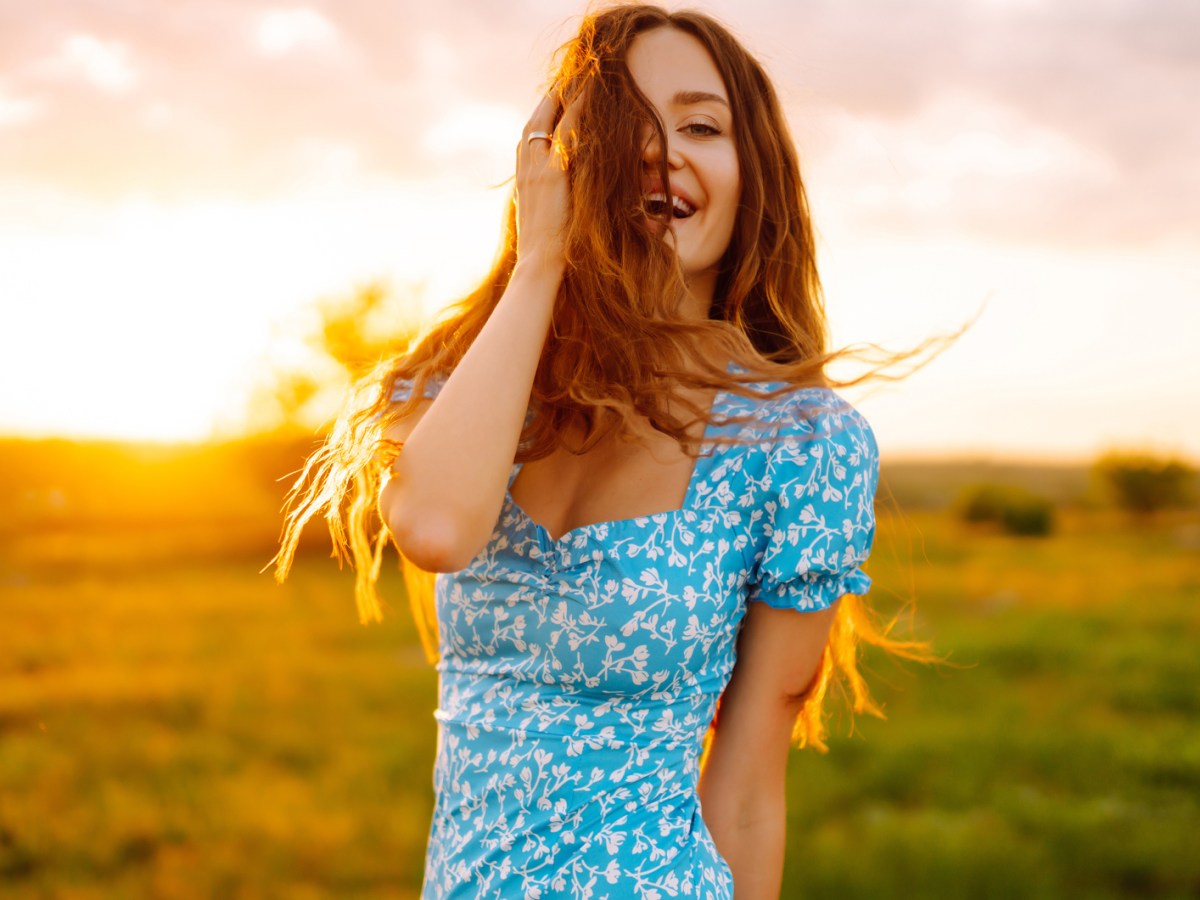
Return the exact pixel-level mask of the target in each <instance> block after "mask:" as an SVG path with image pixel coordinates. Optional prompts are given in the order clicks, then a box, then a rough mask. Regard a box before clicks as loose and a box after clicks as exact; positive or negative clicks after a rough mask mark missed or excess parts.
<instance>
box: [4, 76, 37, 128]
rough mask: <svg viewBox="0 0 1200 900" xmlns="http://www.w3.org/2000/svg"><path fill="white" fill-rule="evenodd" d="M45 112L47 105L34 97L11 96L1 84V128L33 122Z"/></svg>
mask: <svg viewBox="0 0 1200 900" xmlns="http://www.w3.org/2000/svg"><path fill="white" fill-rule="evenodd" d="M44 111H45V103H44V102H43V101H41V100H38V99H36V98H34V97H17V96H11V95H10V94H9V93H8V91H7V89H6V88H5V87H4V84H3V83H0V128H5V127H15V126H20V125H25V124H27V123H29V122H32V121H33V120H34V119H36V118H37V117H38V116H40V115H41V114H42V113H43V112H44Z"/></svg>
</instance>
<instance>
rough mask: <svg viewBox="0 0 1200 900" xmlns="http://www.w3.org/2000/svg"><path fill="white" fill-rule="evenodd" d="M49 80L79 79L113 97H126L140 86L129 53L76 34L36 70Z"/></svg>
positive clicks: (117, 45)
mask: <svg viewBox="0 0 1200 900" xmlns="http://www.w3.org/2000/svg"><path fill="white" fill-rule="evenodd" d="M36 68H37V69H38V70H39V71H40V72H41V73H43V74H45V75H48V76H50V77H66V78H71V77H79V78H82V79H83V80H85V81H87V82H89V83H90V84H91V85H93V86H94V87H97V88H99V89H100V90H102V91H108V92H110V93H114V94H117V93H123V92H125V91H128V90H130V89H131V88H133V87H134V86H135V85H136V84H137V83H138V73H137V70H136V69H135V68H134V66H133V64H132V62H131V61H130V59H129V49H128V48H127V47H126V46H124V45H123V44H121V43H120V42H118V41H111V40H108V41H106V40H101V39H100V38H98V37H95V36H94V35H91V34H73V35H70V36H69V37H68V38H66V40H64V41H63V43H62V48H61V49H60V50H59V52H58V53H57V54H56V55H55V56H53V57H51V58H50V59H47V60H45V61H43V62H42V63H41V64H40V65H39V66H37V67H36Z"/></svg>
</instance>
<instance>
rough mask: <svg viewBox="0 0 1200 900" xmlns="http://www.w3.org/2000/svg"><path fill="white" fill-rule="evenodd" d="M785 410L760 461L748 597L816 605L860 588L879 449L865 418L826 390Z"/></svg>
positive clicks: (864, 584) (865, 579) (870, 538)
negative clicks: (761, 492) (761, 489)
mask: <svg viewBox="0 0 1200 900" xmlns="http://www.w3.org/2000/svg"><path fill="white" fill-rule="evenodd" d="M827 394H828V397H829V398H831V399H821V400H819V401H818V402H815V403H814V402H812V401H811V400H810V401H808V402H806V403H805V404H802V405H800V406H798V407H793V410H792V411H791V412H790V413H789V415H788V418H789V420H790V421H789V422H788V424H787V425H786V426H785V428H784V429H783V430H782V432H781V434H780V436H779V437H778V439H777V441H776V442H775V444H774V446H773V447H772V449H771V451H770V454H769V458H768V463H767V479H766V480H765V482H764V484H765V485H767V489H766V495H765V498H764V502H763V504H762V509H763V517H762V522H763V525H762V531H761V533H760V536H759V539H758V541H757V552H756V556H755V563H754V566H753V568H752V572H751V579H750V586H749V594H748V599H749V600H750V601H759V602H763V603H766V604H768V605H770V606H773V607H776V608H777V609H794V610H801V611H804V610H820V609H825V608H826V607H828V606H830V605H832V604H833V603H834V602H836V601H837V599H838V598H839V597H841V596H842V595H843V594H865V593H867V591H868V590H869V589H870V587H871V578H870V576H868V575H867V574H866V572H864V571H863V570H862V568H861V566H862V564H863V563H864V562H865V561H866V559H867V557H868V556H869V555H870V552H871V547H872V544H873V543H874V540H875V492H876V490H877V488H878V485H879V448H878V446H877V445H876V443H875V435H874V433H873V432H872V430H871V426H870V425H869V424H868V422H867V420H866V419H865V418H864V417H863V416H862V415H861V414H860V413H859V412H858V411H857V410H855V409H854V408H853V407H852V406H850V404H848V403H846V402H845V401H844V400H842V399H841V398H840V397H837V395H836V394H833V393H832V392H827Z"/></svg>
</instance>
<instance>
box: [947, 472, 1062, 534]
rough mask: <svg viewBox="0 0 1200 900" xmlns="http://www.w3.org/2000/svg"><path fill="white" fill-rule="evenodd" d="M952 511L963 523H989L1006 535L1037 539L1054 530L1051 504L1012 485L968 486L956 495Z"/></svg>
mask: <svg viewBox="0 0 1200 900" xmlns="http://www.w3.org/2000/svg"><path fill="white" fill-rule="evenodd" d="M955 508H956V510H957V513H958V517H959V518H960V519H962V520H963V521H964V522H970V523H973V524H987V523H991V524H994V525H996V526H998V527H999V528H1001V529H1002V530H1003V531H1004V532H1005V533H1006V534H1016V535H1023V536H1034V537H1037V536H1042V535H1047V534H1050V533H1051V532H1052V531H1053V530H1054V504H1053V503H1051V502H1050V501H1049V500H1047V499H1046V498H1045V497H1042V496H1040V495H1039V494H1035V493H1033V492H1032V491H1029V490H1026V489H1025V488H1020V487H1015V486H1013V485H999V484H974V485H968V486H967V487H965V488H963V490H962V491H961V492H960V493H959V496H958V499H957V500H956V502H955Z"/></svg>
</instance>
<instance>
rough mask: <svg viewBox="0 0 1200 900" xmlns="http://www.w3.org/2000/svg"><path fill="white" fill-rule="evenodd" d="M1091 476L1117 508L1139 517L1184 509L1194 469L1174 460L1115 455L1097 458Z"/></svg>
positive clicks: (1149, 456) (1122, 454) (1146, 455)
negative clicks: (1177, 508) (1180, 507)
mask: <svg viewBox="0 0 1200 900" xmlns="http://www.w3.org/2000/svg"><path fill="white" fill-rule="evenodd" d="M1092 472H1093V474H1094V475H1095V477H1096V478H1097V479H1098V480H1099V481H1100V482H1101V484H1103V485H1104V486H1105V487H1106V488H1107V491H1108V493H1109V495H1110V496H1111V497H1112V499H1113V500H1114V502H1115V503H1116V504H1117V505H1118V506H1120V507H1121V508H1122V509H1124V510H1126V511H1127V512H1130V513H1133V514H1135V515H1141V516H1148V515H1151V514H1153V513H1156V512H1158V511H1159V510H1161V509H1165V508H1167V507H1170V506H1186V505H1187V504H1188V502H1189V500H1190V499H1191V496H1190V495H1191V481H1192V479H1193V478H1194V477H1195V475H1196V472H1195V470H1194V469H1192V468H1191V467H1190V466H1188V465H1187V464H1186V463H1183V462H1180V461H1179V460H1176V459H1170V460H1164V459H1158V458H1156V457H1154V456H1151V455H1150V454H1148V453H1121V452H1115V451H1114V452H1111V453H1107V454H1105V455H1104V456H1102V457H1100V459H1098V460H1097V461H1096V462H1095V463H1094V464H1093V466H1092Z"/></svg>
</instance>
